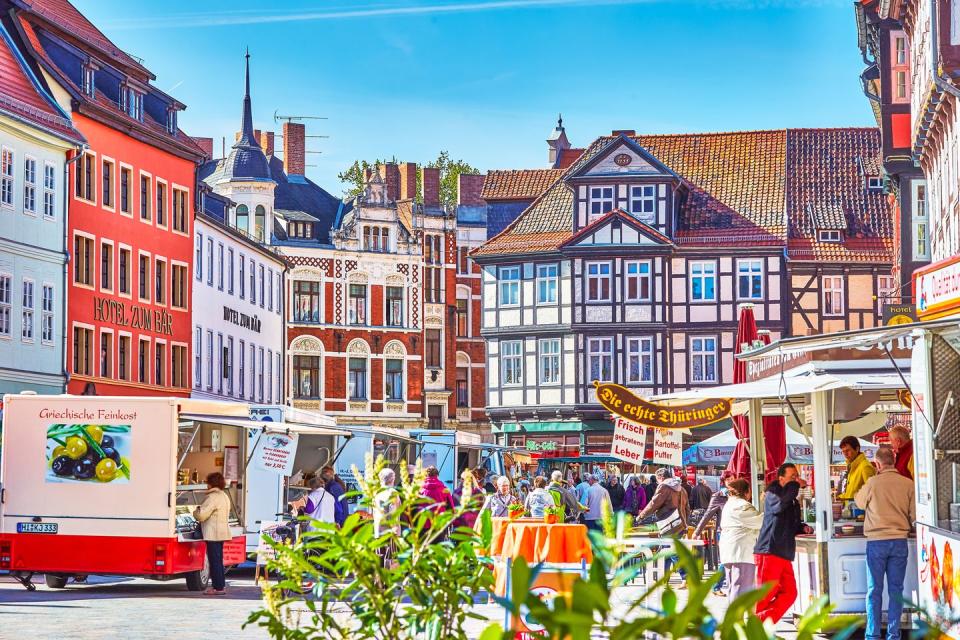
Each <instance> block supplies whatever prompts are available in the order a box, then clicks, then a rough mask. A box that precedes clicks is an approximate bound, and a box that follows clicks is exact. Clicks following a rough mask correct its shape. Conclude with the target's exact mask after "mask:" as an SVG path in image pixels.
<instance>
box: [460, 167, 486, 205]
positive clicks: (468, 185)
mask: <svg viewBox="0 0 960 640" xmlns="http://www.w3.org/2000/svg"><path fill="white" fill-rule="evenodd" d="M483 178H484V176H482V175H479V174H476V173H461V174H460V175H459V176H457V204H463V205H467V206H476V205H483V204H485V203H484V201H483V199H482V198H481V197H480V193H481V192H482V191H483Z"/></svg>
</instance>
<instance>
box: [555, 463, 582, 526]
mask: <svg viewBox="0 0 960 640" xmlns="http://www.w3.org/2000/svg"><path fill="white" fill-rule="evenodd" d="M547 490H548V491H550V493H552V494H553V497H554V498H555V499H556V500H557V503H558V504H559V505H561V506H562V507H563V520H564V522H577V521H578V520H580V511H581V509H580V503H579V502H577V496H576V494H575V493H574V492H573V490H571V489H569V488H567V487H566V486H564V484H563V473H561V472H560V471H554V472H553V473H551V474H550V484H549V485H548V486H547Z"/></svg>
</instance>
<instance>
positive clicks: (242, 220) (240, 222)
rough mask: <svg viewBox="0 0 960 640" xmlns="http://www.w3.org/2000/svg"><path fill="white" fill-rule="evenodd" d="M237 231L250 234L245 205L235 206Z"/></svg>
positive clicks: (248, 211) (247, 211)
mask: <svg viewBox="0 0 960 640" xmlns="http://www.w3.org/2000/svg"><path fill="white" fill-rule="evenodd" d="M237 229H240V231H243V232H244V233H250V210H249V209H247V205H245V204H241V205H238V206H237Z"/></svg>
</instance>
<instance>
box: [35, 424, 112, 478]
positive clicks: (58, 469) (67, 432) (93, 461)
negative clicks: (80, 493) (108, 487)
mask: <svg viewBox="0 0 960 640" xmlns="http://www.w3.org/2000/svg"><path fill="white" fill-rule="evenodd" d="M46 454H47V482H96V483H101V484H105V483H126V482H129V481H130V459H129V455H130V425H102V424H55V425H51V426H50V427H49V428H47V452H46Z"/></svg>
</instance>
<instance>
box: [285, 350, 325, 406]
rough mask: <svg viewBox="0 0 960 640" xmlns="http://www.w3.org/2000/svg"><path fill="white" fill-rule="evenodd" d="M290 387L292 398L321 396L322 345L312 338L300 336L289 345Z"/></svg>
mask: <svg viewBox="0 0 960 640" xmlns="http://www.w3.org/2000/svg"><path fill="white" fill-rule="evenodd" d="M290 360H291V365H292V367H291V370H292V373H293V376H292V379H291V387H292V391H293V397H294V398H310V399H315V398H321V397H322V396H323V386H322V383H323V380H322V377H321V372H322V371H323V345H322V344H321V342H320V341H319V340H317V339H316V338H315V337H313V336H300V337H298V338H296V339H295V340H294V341H293V342H291V343H290Z"/></svg>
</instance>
